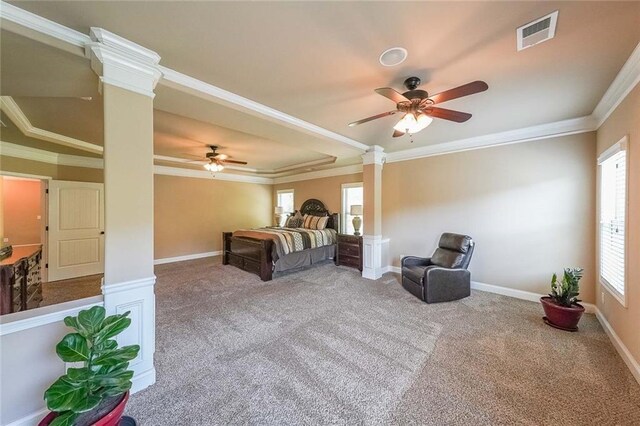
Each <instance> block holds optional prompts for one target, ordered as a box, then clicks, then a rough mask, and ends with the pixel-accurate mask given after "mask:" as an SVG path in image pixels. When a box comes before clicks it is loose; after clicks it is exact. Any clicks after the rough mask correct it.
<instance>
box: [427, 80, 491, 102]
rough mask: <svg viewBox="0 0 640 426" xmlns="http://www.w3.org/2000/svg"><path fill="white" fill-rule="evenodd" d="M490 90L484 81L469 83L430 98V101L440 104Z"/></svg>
mask: <svg viewBox="0 0 640 426" xmlns="http://www.w3.org/2000/svg"><path fill="white" fill-rule="evenodd" d="M488 88H489V86H488V85H487V83H485V82H484V81H474V82H472V83H467V84H464V85H462V86H459V87H456V88H455V89H449V90H445V91H444V92H440V93H438V94H437V95H433V96H430V97H429V99H431V100H432V101H433V103H434V104H440V103H442V102H447V101H450V100H452V99H457V98H461V97H463V96H469V95H473V94H474V93H479V92H484V91H485V90H487V89H488Z"/></svg>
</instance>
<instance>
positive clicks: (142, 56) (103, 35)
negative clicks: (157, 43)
mask: <svg viewBox="0 0 640 426" xmlns="http://www.w3.org/2000/svg"><path fill="white" fill-rule="evenodd" d="M89 37H90V38H91V40H92V41H94V42H97V43H100V44H102V45H104V46H105V47H108V48H109V49H111V50H114V51H119V52H121V53H122V54H124V55H126V56H129V57H131V58H132V59H134V60H136V61H138V62H143V63H150V64H159V63H160V55H158V54H157V53H156V52H154V51H153V50H151V49H147V48H146V47H144V46H140V45H139V44H137V43H134V42H132V41H131V40H127V39H126V38H124V37H120V36H119V35H117V34H114V33H112V32H111V31H107V30H105V29H103V28H98V27H91V28H90V30H89ZM85 44H86V43H85ZM87 57H88V56H87Z"/></svg>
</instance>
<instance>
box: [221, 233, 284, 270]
mask: <svg viewBox="0 0 640 426" xmlns="http://www.w3.org/2000/svg"><path fill="white" fill-rule="evenodd" d="M222 250H223V252H222V264H223V265H233V266H235V267H237V268H240V269H242V270H243V271H247V272H251V273H252V274H256V275H258V276H259V277H260V279H261V280H262V281H270V280H271V278H272V277H273V272H272V271H273V261H272V258H271V253H272V250H273V241H271V240H257V239H253V238H245V237H234V236H233V233H232V232H223V233H222Z"/></svg>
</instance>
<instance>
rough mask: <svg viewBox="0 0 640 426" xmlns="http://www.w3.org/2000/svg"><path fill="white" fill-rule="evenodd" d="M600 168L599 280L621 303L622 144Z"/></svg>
mask: <svg viewBox="0 0 640 426" xmlns="http://www.w3.org/2000/svg"><path fill="white" fill-rule="evenodd" d="M598 162H599V164H600V279H601V282H603V283H604V284H605V285H606V286H608V287H609V289H610V290H612V291H613V292H614V294H616V293H617V296H619V297H620V298H621V299H623V300H624V296H625V291H626V289H625V266H626V265H625V249H626V247H625V233H626V223H625V219H626V205H627V189H626V186H627V151H626V143H625V142H624V141H623V142H620V143H619V144H617V145H616V146H614V147H612V149H611V150H608V151H607V152H605V154H603V155H602V156H601V157H600V159H599V160H598Z"/></svg>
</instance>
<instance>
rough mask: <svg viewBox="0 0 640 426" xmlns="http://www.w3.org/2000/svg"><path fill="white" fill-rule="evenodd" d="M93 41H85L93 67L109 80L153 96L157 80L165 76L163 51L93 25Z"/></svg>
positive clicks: (112, 83) (106, 80)
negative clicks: (141, 44)
mask: <svg viewBox="0 0 640 426" xmlns="http://www.w3.org/2000/svg"><path fill="white" fill-rule="evenodd" d="M89 35H90V37H91V42H90V43H87V44H86V45H85V55H86V56H87V58H89V59H90V60H91V68H92V69H93V71H94V72H95V73H96V74H98V76H100V88H99V89H100V91H101V92H102V84H103V83H107V84H110V85H113V86H118V87H121V88H123V89H125V90H130V91H132V92H136V93H139V94H142V95H145V96H149V97H151V98H153V97H154V96H155V94H154V93H153V89H155V87H156V84H158V81H159V80H160V78H161V77H162V72H161V71H160V66H159V63H160V55H158V54H157V53H156V52H154V51H152V50H149V49H147V48H145V47H142V46H140V45H138V44H136V43H134V42H132V41H129V40H127V39H125V38H123V37H120V36H119V35H117V34H113V33H111V32H109V31H107V30H104V29H102V28H96V27H92V28H91V31H90V34H89Z"/></svg>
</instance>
